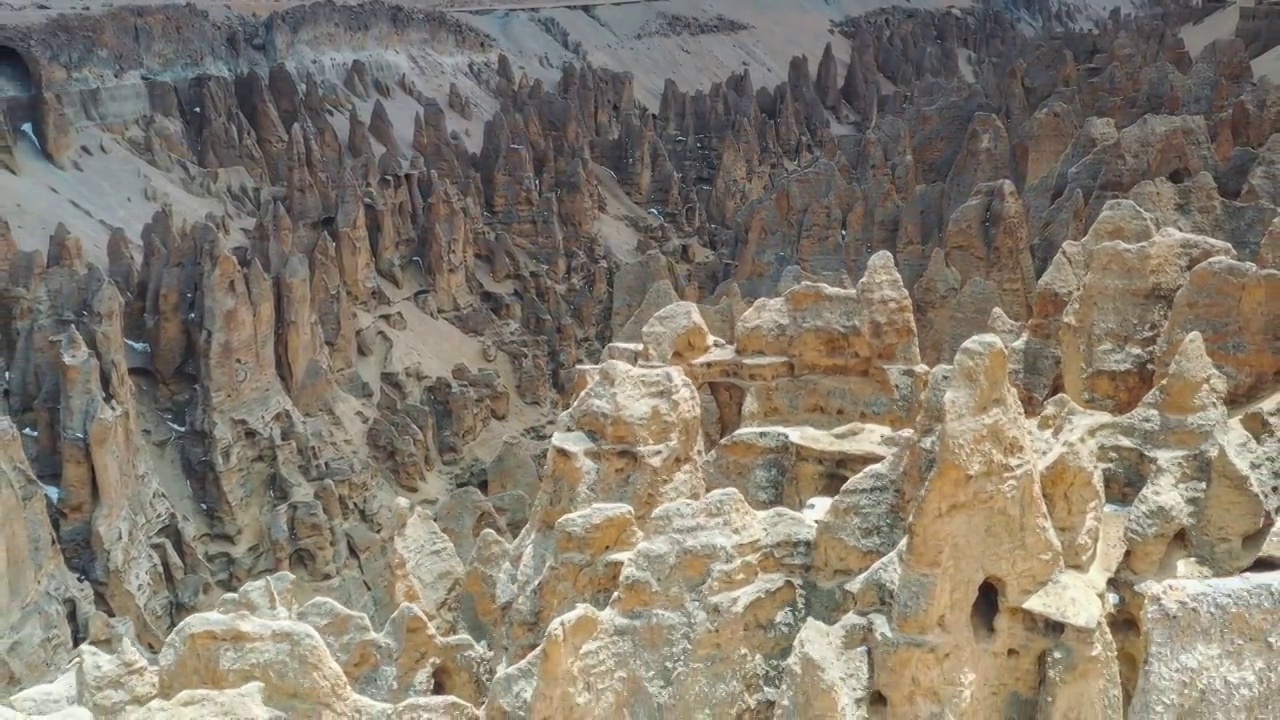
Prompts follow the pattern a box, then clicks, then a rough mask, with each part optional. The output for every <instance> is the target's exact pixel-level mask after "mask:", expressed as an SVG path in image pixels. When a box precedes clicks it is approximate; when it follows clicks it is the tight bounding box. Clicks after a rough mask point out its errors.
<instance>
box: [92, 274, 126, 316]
mask: <svg viewBox="0 0 1280 720" xmlns="http://www.w3.org/2000/svg"><path fill="white" fill-rule="evenodd" d="M123 308H124V299H123V298H122V297H120V291H119V290H118V289H116V286H115V285H114V284H113V283H109V282H108V283H102V284H101V285H99V286H98V292H96V293H94V295H93V311H94V312H95V313H96V314H97V315H98V317H103V318H106V317H117V316H119V314H120V311H121V310H122V309H123Z"/></svg>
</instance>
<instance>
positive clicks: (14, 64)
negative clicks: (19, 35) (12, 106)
mask: <svg viewBox="0 0 1280 720" xmlns="http://www.w3.org/2000/svg"><path fill="white" fill-rule="evenodd" d="M35 91H36V83H35V77H34V75H32V73H31V68H30V67H28V66H27V61H26V60H24V59H23V58H22V55H21V54H20V53H19V52H18V51H17V50H14V49H13V48H11V47H8V46H5V45H0V98H6V97H25V96H27V95H34V94H35Z"/></svg>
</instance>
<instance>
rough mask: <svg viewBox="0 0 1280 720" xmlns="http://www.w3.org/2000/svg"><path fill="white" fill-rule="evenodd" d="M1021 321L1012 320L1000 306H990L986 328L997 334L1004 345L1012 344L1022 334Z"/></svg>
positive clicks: (1023, 327) (1022, 325)
mask: <svg viewBox="0 0 1280 720" xmlns="http://www.w3.org/2000/svg"><path fill="white" fill-rule="evenodd" d="M1025 327H1026V326H1025V325H1024V324H1023V323H1019V322H1014V320H1013V319H1012V318H1010V317H1009V316H1008V315H1006V314H1005V311H1004V310H1001V309H1000V308H998V307H996V308H992V309H991V315H989V316H988V317H987V329H989V330H990V331H991V332H992V333H994V334H995V335H997V336H999V338H1000V340H1001V342H1003V343H1004V344H1005V345H1012V344H1013V343H1014V342H1016V341H1017V340H1018V338H1019V337H1020V336H1021V335H1022V331H1023V330H1024V329H1025Z"/></svg>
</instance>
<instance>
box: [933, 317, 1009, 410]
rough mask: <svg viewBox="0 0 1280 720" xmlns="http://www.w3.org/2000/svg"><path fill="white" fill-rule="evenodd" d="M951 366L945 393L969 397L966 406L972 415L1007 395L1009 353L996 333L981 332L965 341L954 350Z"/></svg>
mask: <svg viewBox="0 0 1280 720" xmlns="http://www.w3.org/2000/svg"><path fill="white" fill-rule="evenodd" d="M954 367H955V370H954V372H953V374H952V381H951V390H950V391H949V392H948V396H950V395H952V394H954V393H963V394H964V395H965V396H967V398H971V401H970V403H969V404H968V406H969V408H970V409H971V410H972V411H973V412H974V414H980V413H981V412H983V411H985V410H986V409H987V408H988V407H990V406H991V405H992V404H993V403H994V402H996V401H998V400H999V399H1000V398H1003V397H1005V396H1008V395H1009V394H1010V389H1009V388H1010V386H1009V355H1008V351H1007V350H1006V349H1005V346H1004V342H1003V341H1001V340H1000V338H999V336H997V335H995V334H992V333H984V334H982V335H975V336H973V337H971V338H969V339H968V340H965V341H964V343H963V344H962V345H961V346H960V349H959V350H957V351H956V358H955V363H954ZM1013 402H1014V403H1017V400H1016V399H1014V400H1013ZM1019 407H1021V405H1020V404H1019Z"/></svg>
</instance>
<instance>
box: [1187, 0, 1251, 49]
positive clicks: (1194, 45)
mask: <svg viewBox="0 0 1280 720" xmlns="http://www.w3.org/2000/svg"><path fill="white" fill-rule="evenodd" d="M1242 4H1243V5H1253V0H1243V2H1239V3H1235V4H1233V5H1229V6H1227V7H1225V8H1223V9H1221V10H1219V11H1218V12H1216V13H1214V14H1212V15H1210V16H1209V17H1207V18H1205V19H1204V20H1201V21H1200V22H1198V23H1196V24H1194V25H1188V26H1186V27H1184V28H1182V32H1181V33H1179V34H1180V35H1181V36H1182V41H1183V42H1184V43H1186V45H1187V52H1189V53H1191V57H1193V58H1194V57H1197V56H1199V55H1200V51H1201V50H1204V48H1205V46H1207V45H1208V44H1209V43H1211V42H1213V41H1214V40H1218V39H1220V38H1228V37H1231V36H1233V35H1235V34H1236V24H1237V23H1239V22H1240V5H1242Z"/></svg>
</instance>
